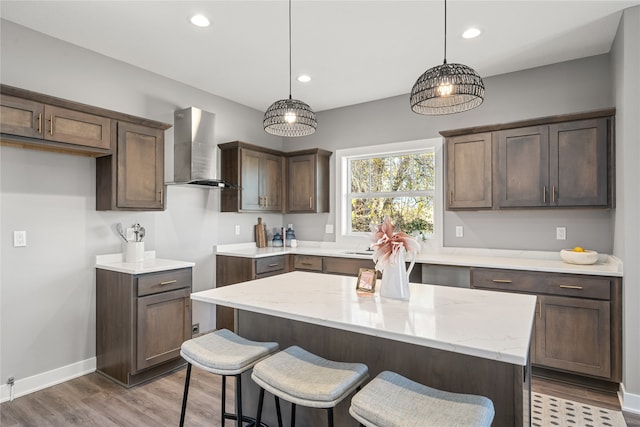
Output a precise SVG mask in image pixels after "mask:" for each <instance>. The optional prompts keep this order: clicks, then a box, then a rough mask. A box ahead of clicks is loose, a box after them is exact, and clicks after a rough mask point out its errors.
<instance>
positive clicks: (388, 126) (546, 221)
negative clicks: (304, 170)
mask: <svg viewBox="0 0 640 427" xmlns="http://www.w3.org/2000/svg"><path fill="white" fill-rule="evenodd" d="M410 84H411V82H407V89H409V88H410V86H409V85H410ZM485 86H486V99H485V101H484V103H483V104H482V105H481V106H480V107H478V108H476V109H475V110H471V111H468V112H465V113H461V114H456V115H451V116H435V117H428V116H420V115H417V114H414V113H413V112H412V111H411V110H410V108H409V96H408V95H402V96H397V97H393V98H387V99H383V100H379V101H373V102H368V103H365V104H359V105H354V106H350V107H345V108H339V109H335V110H330V111H324V112H320V114H319V115H318V130H317V131H316V133H315V134H313V135H311V136H309V137H307V138H301V139H297V140H295V141H285V143H284V146H285V149H287V150H294V149H299V148H310V147H315V146H320V147H323V148H326V149H328V150H332V151H335V150H337V149H341V148H351V147H359V146H365V145H375V144H383V143H389V142H399V141H410V140H419V139H425V138H434V137H439V136H440V135H439V133H438V132H439V131H441V130H448V129H457V128H464V127H469V126H476V125H485V124H493V123H506V122H511V121H516V120H523V119H531V118H535V117H544V116H550V115H555V114H565V113H575V112H580V111H589V110H596V109H601V108H610V107H612V106H614V101H613V95H612V81H611V68H610V64H609V56H608V55H599V56H595V57H590V58H585V59H580V60H575V61H569V62H564V63H560V64H555V65H550V66H547V67H541V68H536V69H531V70H525V71H521V72H516V73H510V74H505V75H500V76H494V77H488V78H486V79H485ZM587 88H588V90H586V89H587ZM332 168H333V169H332V170H335V157H332ZM332 176H333V175H332ZM331 188H332V190H333V188H334V185H333V184H332V185H331ZM334 199H335V198H334V197H333V196H332V198H331V201H332V204H333V201H334ZM611 217H612V213H611V211H610V210H579V211H577V210H559V209H558V210H545V211H532V210H523V211H517V212H507V211H501V212H459V213H456V212H449V211H446V212H445V214H444V245H445V246H450V247H481V248H500V249H522V250H552V251H554V250H559V249H562V248H566V247H573V246H584V247H588V248H591V249H595V250H597V251H599V252H603V253H611V251H612V249H613V239H612V236H613V228H612V227H613V226H612V221H611ZM286 221H287V222H291V223H294V224H296V233H297V234H296V236H298V237H299V238H300V239H302V240H330V239H332V238H333V236H327V235H326V234H324V224H325V223H330V224H335V211H333V212H332V213H331V215H324V216H318V217H317V218H314V216H304V215H296V216H287V218H286ZM457 225H462V226H464V237H463V238H456V237H455V227H456V226H457ZM556 226H564V227H566V228H567V240H556V238H555V231H556V230H555V228H556ZM298 230H300V231H298ZM298 234H300V235H298Z"/></svg>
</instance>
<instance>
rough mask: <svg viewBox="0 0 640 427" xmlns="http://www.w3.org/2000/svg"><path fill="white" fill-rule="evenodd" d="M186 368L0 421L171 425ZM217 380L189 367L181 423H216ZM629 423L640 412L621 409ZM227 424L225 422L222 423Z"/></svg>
mask: <svg viewBox="0 0 640 427" xmlns="http://www.w3.org/2000/svg"><path fill="white" fill-rule="evenodd" d="M185 372H186V370H185V369H184V368H183V369H180V370H178V371H176V372H173V373H171V374H168V375H165V376H163V377H161V378H158V379H156V380H153V381H151V382H148V383H146V384H143V385H140V386H137V387H133V388H130V389H126V388H124V387H121V386H120V385H117V384H115V383H113V382H112V381H111V380H109V379H107V378H105V377H103V376H102V375H100V374H97V373H92V374H88V375H85V376H83V377H80V378H76V379H74V380H71V381H67V382H65V383H62V384H59V385H56V386H53V387H49V388H47V389H44V390H40V391H37V392H35V393H31V394H29V395H26V396H23V397H19V398H17V399H15V400H13V401H12V402H5V403H3V404H2V405H0V415H1V418H0V425H1V426H2V427H12V426H21V427H22V426H34V427H35V426H37V427H40V426H100V427H108V426H119V427H126V426H136V427H139V426H177V425H178V423H179V420H180V406H181V402H182V391H183V387H184V375H185ZM220 387H221V380H220V377H219V376H217V375H212V374H209V373H206V372H204V371H201V370H199V369H195V368H194V369H193V370H192V375H191V387H190V391H189V405H188V407H187V417H186V421H185V425H186V426H189V427H195V426H213V427H215V426H218V427H220V421H219V420H218V413H219V406H220ZM233 387H234V386H233V380H232V379H230V380H229V382H228V384H227V389H228V391H227V400H228V401H227V408H228V409H231V408H232V405H233ZM532 390H533V391H535V392H539V393H544V394H549V395H553V396H557V397H560V398H564V399H570V400H574V401H578V402H583V403H587V404H591V405H596V406H601V407H605V408H608V409H617V410H620V404H619V402H618V399H617V397H616V396H615V394H605V393H602V392H597V391H591V390H586V389H578V388H575V387H571V386H567V385H563V384H560V383H555V382H552V381H550V380H544V379H539V378H534V379H533V381H532ZM624 416H625V420H626V421H627V425H628V426H629V427H640V415H632V414H627V413H625V414H624ZM227 424H228V425H231V422H227Z"/></svg>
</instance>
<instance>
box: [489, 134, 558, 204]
mask: <svg viewBox="0 0 640 427" xmlns="http://www.w3.org/2000/svg"><path fill="white" fill-rule="evenodd" d="M496 137H497V141H498V148H497V149H498V170H497V174H498V175H497V181H498V182H497V184H498V203H499V206H500V207H514V208H523V207H536V206H547V205H548V204H549V128H548V127H547V126H535V127H528V128H519V129H509V130H504V131H499V132H497V134H496Z"/></svg>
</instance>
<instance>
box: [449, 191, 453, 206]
mask: <svg viewBox="0 0 640 427" xmlns="http://www.w3.org/2000/svg"><path fill="white" fill-rule="evenodd" d="M451 205H453V191H449V206H451Z"/></svg>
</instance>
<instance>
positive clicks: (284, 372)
mask: <svg viewBox="0 0 640 427" xmlns="http://www.w3.org/2000/svg"><path fill="white" fill-rule="evenodd" d="M368 377H369V373H368V368H367V366H366V365H364V364H362V363H343V362H333V361H331V360H327V359H323V358H322V357H320V356H317V355H315V354H313V353H309V352H308V351H306V350H304V349H302V348H300V347H297V346H292V347H289V348H287V349H286V350H284V351H281V352H279V353H276V354H274V355H273V356H270V357H268V358H267V359H264V360H262V361H261V362H259V363H257V364H256V365H255V366H254V367H253V372H252V373H251V378H252V379H253V381H254V382H255V383H256V384H258V386H260V397H259V401H258V413H257V415H256V423H258V422H260V419H261V417H262V403H263V401H264V391H265V390H267V391H268V392H269V393H271V394H273V396H274V397H275V401H276V411H277V416H278V426H279V427H282V416H281V414H280V401H279V398H282V399H284V400H286V401H288V402H290V403H291V426H292V427H293V426H295V418H296V405H302V406H306V407H310V408H324V409H327V412H328V421H329V423H328V424H329V426H330V427H331V426H333V408H334V407H335V406H336V405H337V404H338V403H340V402H341V401H342V400H343V399H344V398H345V397H347V396H348V395H349V394H350V393H352V392H353V391H354V390H356V388H358V387H359V386H360V385H361V384H362V383H363V382H364V381H365V380H366V379H367V378H368Z"/></svg>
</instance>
